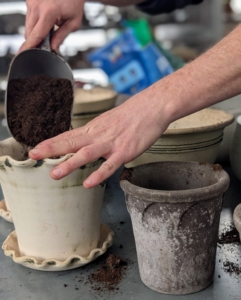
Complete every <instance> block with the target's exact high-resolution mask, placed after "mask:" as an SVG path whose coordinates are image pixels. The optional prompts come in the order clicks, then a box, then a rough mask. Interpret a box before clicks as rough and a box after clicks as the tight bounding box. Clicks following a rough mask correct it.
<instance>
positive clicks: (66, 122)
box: [7, 75, 73, 147]
mask: <svg viewBox="0 0 241 300" xmlns="http://www.w3.org/2000/svg"><path fill="white" fill-rule="evenodd" d="M72 105H73V88H72V84H71V82H70V81H69V80H67V79H62V78H52V77H50V76H47V75H37V76H31V77H27V78H24V79H20V78H19V79H13V80H11V81H10V82H9V85H8V102H7V110H8V123H9V127H10V129H11V132H12V134H13V136H14V137H15V139H16V140H17V141H18V142H19V143H21V144H23V145H26V146H31V147H35V146H36V145H37V144H39V143H41V142H42V141H44V140H46V139H49V138H51V137H54V136H56V135H58V134H61V133H63V132H65V131H68V130H70V127H71V110H72Z"/></svg>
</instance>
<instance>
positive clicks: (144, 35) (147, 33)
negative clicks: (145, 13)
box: [124, 18, 185, 70]
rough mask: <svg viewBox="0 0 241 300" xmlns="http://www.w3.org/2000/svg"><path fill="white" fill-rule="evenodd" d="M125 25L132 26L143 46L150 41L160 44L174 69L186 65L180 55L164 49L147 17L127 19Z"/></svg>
mask: <svg viewBox="0 0 241 300" xmlns="http://www.w3.org/2000/svg"><path fill="white" fill-rule="evenodd" d="M124 26H125V27H127V28H132V30H133V31H134V34H135V37H136V39H137V40H138V42H139V43H140V45H141V46H142V47H145V46H147V45H148V44H149V43H151V42H154V43H155V44H156V45H157V46H158V48H159V49H160V51H161V52H162V54H163V55H164V56H165V58H166V59H167V60H168V61H169V63H170V64H171V66H172V67H173V69H174V70H178V69H180V68H182V67H183V66H184V64H185V63H184V61H183V60H182V59H181V58H180V57H178V56H176V55H174V54H173V53H171V52H170V51H168V50H166V49H164V48H163V47H162V46H161V43H159V42H156V41H155V40H154V37H153V35H152V31H151V27H150V25H149V23H148V21H147V20H146V19H145V18H141V19H138V20H125V21H124Z"/></svg>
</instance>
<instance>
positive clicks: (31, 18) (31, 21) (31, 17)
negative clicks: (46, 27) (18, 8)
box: [25, 10, 39, 39]
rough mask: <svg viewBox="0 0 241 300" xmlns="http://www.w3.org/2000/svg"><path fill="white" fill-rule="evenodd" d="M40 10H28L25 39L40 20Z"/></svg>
mask: <svg viewBox="0 0 241 300" xmlns="http://www.w3.org/2000/svg"><path fill="white" fill-rule="evenodd" d="M38 18H39V16H38V12H37V11H36V10H33V11H31V10H28V12H27V15H26V26H25V39H27V38H28V36H29V34H30V33H31V32H32V30H33V28H34V27H35V25H36V24H37V22H38Z"/></svg>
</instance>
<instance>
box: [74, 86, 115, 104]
mask: <svg viewBox="0 0 241 300" xmlns="http://www.w3.org/2000/svg"><path fill="white" fill-rule="evenodd" d="M74 95H75V97H74V103H89V102H97V101H104V100H107V99H112V98H114V97H115V96H116V92H115V91H112V90H109V89H104V88H99V87H94V88H91V89H89V90H85V89H83V88H76V89H75V93H74Z"/></svg>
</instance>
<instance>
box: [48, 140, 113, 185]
mask: <svg viewBox="0 0 241 300" xmlns="http://www.w3.org/2000/svg"><path fill="white" fill-rule="evenodd" d="M109 151H110V146H109V145H107V144H106V143H101V144H95V145H89V146H86V147H84V148H82V149H80V150H79V151H78V152H77V153H76V154H75V155H73V156H72V157H71V158H69V159H68V160H66V161H65V162H63V163H62V164H60V165H58V166H57V167H56V168H54V169H53V170H52V172H51V177H52V178H53V179H61V178H63V177H65V176H66V175H68V174H70V173H71V172H73V171H74V170H76V169H77V168H79V167H81V166H83V165H85V164H87V163H90V162H92V161H94V160H96V159H99V158H100V157H102V156H106V155H107V154H108V152H109Z"/></svg>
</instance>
